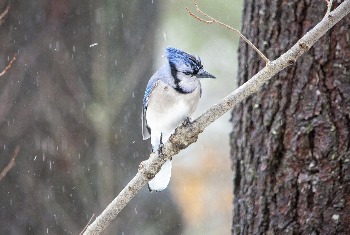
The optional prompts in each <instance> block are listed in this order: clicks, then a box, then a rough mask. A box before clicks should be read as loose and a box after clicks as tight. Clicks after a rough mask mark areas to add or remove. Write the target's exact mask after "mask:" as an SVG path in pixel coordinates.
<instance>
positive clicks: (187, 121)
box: [182, 117, 192, 126]
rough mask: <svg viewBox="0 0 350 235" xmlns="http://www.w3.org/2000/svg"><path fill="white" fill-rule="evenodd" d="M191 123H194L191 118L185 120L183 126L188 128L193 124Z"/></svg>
mask: <svg viewBox="0 0 350 235" xmlns="http://www.w3.org/2000/svg"><path fill="white" fill-rule="evenodd" d="M191 123H192V122H191V118H189V117H187V118H185V120H184V121H183V122H182V125H184V126H187V125H189V124H191Z"/></svg>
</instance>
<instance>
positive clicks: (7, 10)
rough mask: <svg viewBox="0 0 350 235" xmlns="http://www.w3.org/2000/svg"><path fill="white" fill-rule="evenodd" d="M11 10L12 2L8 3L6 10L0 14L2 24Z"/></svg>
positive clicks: (0, 23)
mask: <svg viewBox="0 0 350 235" xmlns="http://www.w3.org/2000/svg"><path fill="white" fill-rule="evenodd" d="M9 10H10V3H8V4H7V6H6V8H5V10H4V11H3V12H2V13H1V14H0V26H1V25H2V23H4V18H5V16H6V15H7V14H8V12H9Z"/></svg>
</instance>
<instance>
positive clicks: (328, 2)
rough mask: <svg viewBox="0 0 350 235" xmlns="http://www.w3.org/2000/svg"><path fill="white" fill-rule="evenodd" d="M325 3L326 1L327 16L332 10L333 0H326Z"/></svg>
mask: <svg viewBox="0 0 350 235" xmlns="http://www.w3.org/2000/svg"><path fill="white" fill-rule="evenodd" d="M326 3H327V12H326V16H327V15H328V14H329V13H330V12H331V10H332V5H333V0H326Z"/></svg>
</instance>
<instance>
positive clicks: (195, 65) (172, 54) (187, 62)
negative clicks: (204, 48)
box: [165, 47, 203, 74]
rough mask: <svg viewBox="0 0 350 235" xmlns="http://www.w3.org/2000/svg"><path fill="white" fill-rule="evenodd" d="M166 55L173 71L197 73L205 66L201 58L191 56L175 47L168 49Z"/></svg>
mask: <svg viewBox="0 0 350 235" xmlns="http://www.w3.org/2000/svg"><path fill="white" fill-rule="evenodd" d="M165 55H166V57H167V58H168V61H169V64H170V66H171V68H172V69H175V70H177V71H180V72H184V73H186V72H187V73H191V74H195V73H197V72H198V71H199V70H200V69H201V68H202V67H203V66H202V62H201V59H200V58H199V56H196V57H195V56H193V55H190V54H188V53H186V52H184V51H181V50H179V49H177V48H174V47H167V48H166V50H165Z"/></svg>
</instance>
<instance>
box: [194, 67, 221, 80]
mask: <svg viewBox="0 0 350 235" xmlns="http://www.w3.org/2000/svg"><path fill="white" fill-rule="evenodd" d="M196 77H197V78H216V77H215V76H214V75H212V74H210V73H208V72H207V71H205V70H204V69H200V70H199V71H198V73H197V75H196Z"/></svg>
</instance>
